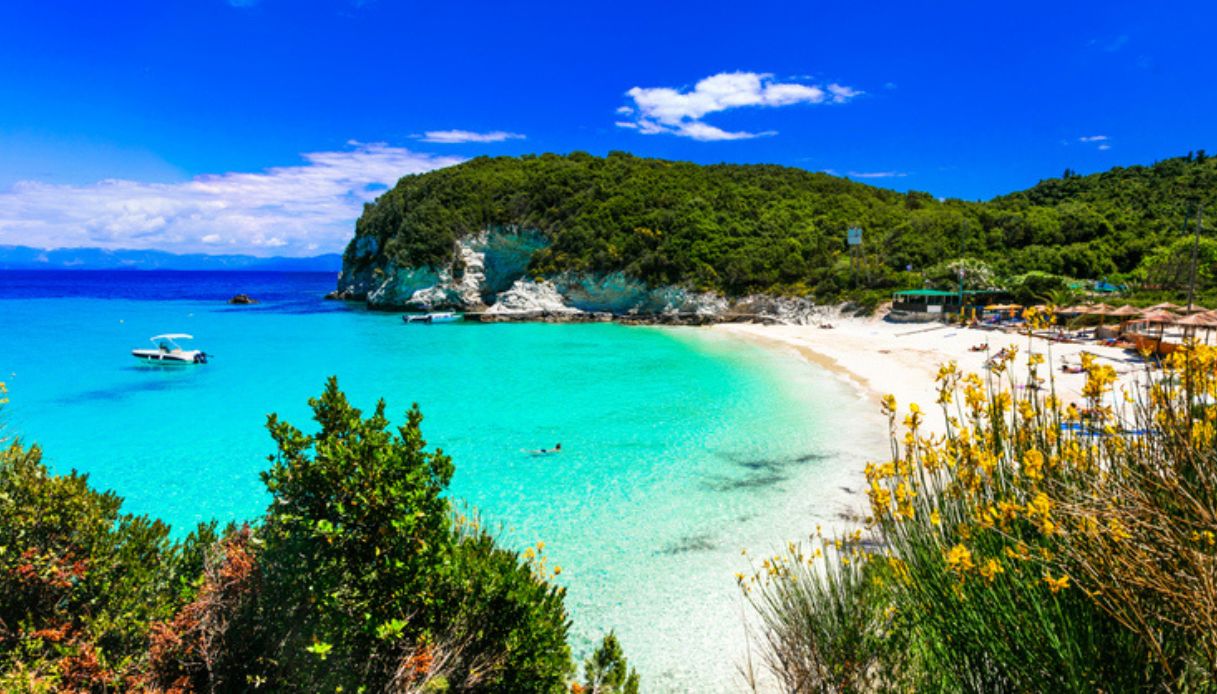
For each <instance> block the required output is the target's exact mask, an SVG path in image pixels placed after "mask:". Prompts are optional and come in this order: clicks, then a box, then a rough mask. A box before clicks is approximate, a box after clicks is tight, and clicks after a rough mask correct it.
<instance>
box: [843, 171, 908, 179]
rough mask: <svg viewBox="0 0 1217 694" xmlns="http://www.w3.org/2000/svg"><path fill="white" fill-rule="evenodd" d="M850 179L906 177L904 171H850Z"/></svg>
mask: <svg viewBox="0 0 1217 694" xmlns="http://www.w3.org/2000/svg"><path fill="white" fill-rule="evenodd" d="M848 175H849V177H850V178H904V177H905V176H907V175H908V173H907V172H904V171H850V172H849V174H848Z"/></svg>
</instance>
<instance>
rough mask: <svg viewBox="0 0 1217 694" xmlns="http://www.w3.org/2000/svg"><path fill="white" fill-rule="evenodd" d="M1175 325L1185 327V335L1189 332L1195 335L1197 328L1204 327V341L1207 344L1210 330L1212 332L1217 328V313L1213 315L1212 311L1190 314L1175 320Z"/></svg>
mask: <svg viewBox="0 0 1217 694" xmlns="http://www.w3.org/2000/svg"><path fill="white" fill-rule="evenodd" d="M1175 325H1179V326H1182V327H1183V333H1184V335H1187V334H1188V333H1189V332H1190V333H1191V334H1193V335H1195V333H1196V330H1197V329H1199V328H1203V329H1204V342H1205V344H1208V341H1209V340H1208V335H1209V332H1211V331H1212V330H1213V329H1214V328H1217V315H1213V312H1212V311H1210V312H1206V313H1193V314H1192V315H1190V316H1187V317H1185V318H1180V319H1179V320H1177V321H1175Z"/></svg>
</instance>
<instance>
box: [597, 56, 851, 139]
mask: <svg viewBox="0 0 1217 694" xmlns="http://www.w3.org/2000/svg"><path fill="white" fill-rule="evenodd" d="M860 94H862V92H861V91H859V90H857V89H853V88H852V87H846V86H843V85H840V84H836V83H833V84H829V85H828V86H827V87H820V86H818V85H814V84H803V83H800V82H777V81H775V80H774V78H773V75H772V74H771V73H758V72H720V73H719V74H717V75H711V76H710V77H706V78H705V79H703V80H701V81H699V82H698V83H697V84H696V85H694V87H693V89H692V90H687V89H686V90H680V89H673V88H671V87H634V88H632V89H630V90H629V91H627V92H626V95H627V96H629V97H630V98H631V99H632V100H633V102H634V104H633V106H622V107H620V108H618V109H617V113H619V114H623V115H633V116H634V120H633V121H632V125H633V128H634V129H636V130H638V132H640V133H643V134H646V135H656V134H660V133H667V134H671V135H678V136H680V137H688V138H692V139H694V140H702V141H712V140H743V139H748V138H753V137H761V136H765V135H774V134H776V133H775V132H774V131H765V132H759V133H752V132H744V131H737V132H728V131H725V130H722V129H721V128H718V127H716V126H713V125H709V124H707V123H705V122H704V121H703V119H704V118H705V117H706V116H708V115H710V114H712V113H719V112H722V111H727V110H730V109H735V108H744V107H749V106H757V107H770V108H777V107H782V106H791V105H794V104H824V103H833V104H843V103H845V102H847V101H849V100H850V99H853V98H854V97H856V96H858V95H860ZM617 125H618V126H620V127H631V126H627V125H624V124H623V123H622V122H618V123H617Z"/></svg>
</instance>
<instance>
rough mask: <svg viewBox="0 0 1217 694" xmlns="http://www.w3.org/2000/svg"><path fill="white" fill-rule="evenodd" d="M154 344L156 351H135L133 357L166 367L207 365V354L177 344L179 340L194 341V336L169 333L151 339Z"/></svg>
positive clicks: (132, 353)
mask: <svg viewBox="0 0 1217 694" xmlns="http://www.w3.org/2000/svg"><path fill="white" fill-rule="evenodd" d="M149 339H150V340H151V341H152V344H154V345H156V347H155V349H133V350H131V356H133V357H135V358H136V359H138V360H140V361H142V362H146V363H149V364H163V365H165V366H171V365H178V364H206V363H207V353H206V352H203V351H201V350H197V349H182V347H181V345H179V344H178V343H177V341H178V340H193V339H194V337H193V336H192V335H187V334H186V333H169V334H167V335H156V336H153V337H151V338H149Z"/></svg>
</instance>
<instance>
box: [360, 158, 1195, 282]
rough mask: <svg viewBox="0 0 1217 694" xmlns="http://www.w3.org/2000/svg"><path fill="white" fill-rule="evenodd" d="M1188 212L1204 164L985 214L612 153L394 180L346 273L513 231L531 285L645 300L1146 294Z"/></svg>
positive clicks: (794, 173) (1048, 193)
mask: <svg viewBox="0 0 1217 694" xmlns="http://www.w3.org/2000/svg"><path fill="white" fill-rule="evenodd" d="M1201 203H1207V204H1209V208H1210V210H1211V212H1212V214H1213V215H1214V217H1215V218H1217V204H1214V203H1217V161H1214V160H1213V159H1211V158H1208V157H1206V156H1205V155H1204V154H1203V152H1201V153H1200V154H1199V155H1192V154H1189V155H1188V156H1187V157H1180V158H1175V159H1168V160H1165V161H1162V162H1159V163H1157V164H1154V165H1153V166H1132V167H1127V168H1115V169H1112V170H1110V171H1107V172H1105V173H1100V174H1094V175H1090V176H1078V175H1075V174H1073V173H1072V172H1069V171H1066V174H1065V176H1064V177H1063V178H1059V179H1052V180H1047V181H1043V182H1041V183H1039V184H1038V185H1036V186H1034V187H1032V188H1030V189H1028V190H1025V191H1022V192H1018V193H1014V194H1011V195H1007V196H1003V197H999V198H996V199H994V200H991V201H988V202H965V201H962V200H937V199H935V198H934V197H933V196H931V195H930V194H928V193H921V192H909V193H907V194H902V193H897V192H894V191H890V190H886V189H882V188H875V187H873V186H868V185H865V184H862V183H857V182H853V181H849V180H846V179H843V178H837V177H834V176H829V175H827V174H823V173H811V172H808V171H804V170H801V169H792V168H786V167H780V166H766V165H747V166H744V165H728V164H720V165H715V166H699V165H696V164H690V163H685V162H670V161H662V160H657V159H643V158H639V157H634V156H631V155H629V154H625V153H620V152H614V153H610V154H609V155H608V156H607V157H604V158H599V157H593V156H591V155H589V154H585V153H573V154H570V155H567V156H558V155H553V154H545V155H540V156H532V155H529V156H524V157H519V158H509V157H499V158H485V157H483V158H478V159H474V160H472V161H469V162H466V163H464V164H461V165H459V166H454V167H451V168H447V169H442V170H439V171H433V172H430V173H426V174H421V175H415V176H407V177H405V178H403V179H401V180H400V181H399V182H398V184H397V186H396V187H394V188H393V189H392V190H390V191H388V192H386V193H385V194H384V195H382V196H381V197H380V198H379V199H378V200H377V201H376V203H375V204H370V205H368V206H366V208H365V210H364V213H363V215H362V217H361V218H360V219H359V221H358V222H357V224H356V239H355V241H352V244H351V246H350V247H348V249H347V255H346V262H347V263H348V265H349V266H352V267H355V266H358V265H359V263H361V262H366V261H361V260H359V259H357V258H356V254H355V243H356V241H358V240H359V238H360V237H374V238H376V239H377V241H378V244H379V248H380V249H381V252H380V254H379V256H378V257H377V258H376V259H375V260H374V261H373V262H376V263H385V262H388V261H393V262H395V263H397V264H398V265H406V266H419V265H432V266H444V265H447V264H448V263H450V262H451V261H452V260H453V258H454V245H455V241H456V239H457V238H459V237H460V236H463V235H466V234H470V233H473V232H476V231H478V230H481V229H486V228H495V227H507V226H511V225H516V226H519V227H525V228H535V229H538V230H540V231H541V232H543V233H544V234H545V235H546V236H547V237H548V238H549V239H550V241H551V245H550V246H549V247H548V248H546V249H544V250H542V251H539V252H537V253H536V254H535V255H534V257H533V261H532V267H531V270H532V272H534V273H535V274H538V275H545V274H551V273H556V272H560V271H564V270H575V271H591V272H611V271H617V270H622V271H625V272H627V273H629V274H631V275H633V276H636V277H638V278H641V279H643V280H646V281H647V282H649V283H651V284H653V285H659V284H670V283H677V284H686V285H689V286H692V287H695V288H698V289H715V290H719V291H722V292H724V293H726V294H729V295H738V294H743V293H747V292H752V291H769V292H776V293H795V294H808V293H810V294H814V295H816V296H820V297H834V296H837V295H839V294H840V293H841V292H842V291H844V290H846V289H850V288H853V287H855V284H856V286H858V287H859V288H872V289H879V288H887V287H897V286H920V285H921V284H922V282H923V281H924V280H925V279H926V278H927V277H928V276H929V275H932V274H933V273H934V269H935V266H939V265H940V264H941V263H942V262H943V261H944V259H951V258H960V257H968V258H973V259H977V260H980V261H984V262H986V263H988V264H989V265H990V266H991V267H992V269H993V271H994V273H995V274H996V276H998V277H1000V278H1007V277H1011V276H1017V275H1021V274H1023V273H1026V272H1029V271H1039V272H1046V273H1050V274H1054V275H1066V276H1069V277H1075V278H1101V277H1111V278H1114V279H1117V280H1123V279H1127V280H1129V281H1134V282H1143V283H1153V282H1156V281H1158V279H1157V277H1156V276H1155V275H1154V273H1153V272H1152V270H1153V269H1152V268H1149V267H1146V266H1145V265H1144V262H1145V261H1146V260H1147V259H1156V258H1159V256H1160V250H1161V249H1162V248H1164V247H1166V246H1169V245H1170V244H1171V243H1173V242H1174V241H1175V240H1176V239H1177V238H1178V237H1179V236H1180V234H1181V233H1182V231H1183V225H1184V220H1185V218H1186V217H1187V216H1188V215H1189V214H1194V210H1195V209H1196V207H1197V206H1198V205H1199V204H1201ZM851 226H858V227H861V228H862V229H863V230H864V233H865V242H866V244H865V254H864V258H863V263H862V264H861V265H860V267H859V268H858V271H857V273H856V279H855V277H854V274H853V273H851V269H850V262H849V255H848V251H847V248H846V244H845V236H846V230H847V229H848V228H849V227H851ZM908 268H911V269H912V271H911V272H909V271H908ZM939 274H941V273H939ZM1177 279H1178V278H1174V279H1171V280H1170V281H1172V282H1173V281H1177Z"/></svg>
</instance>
